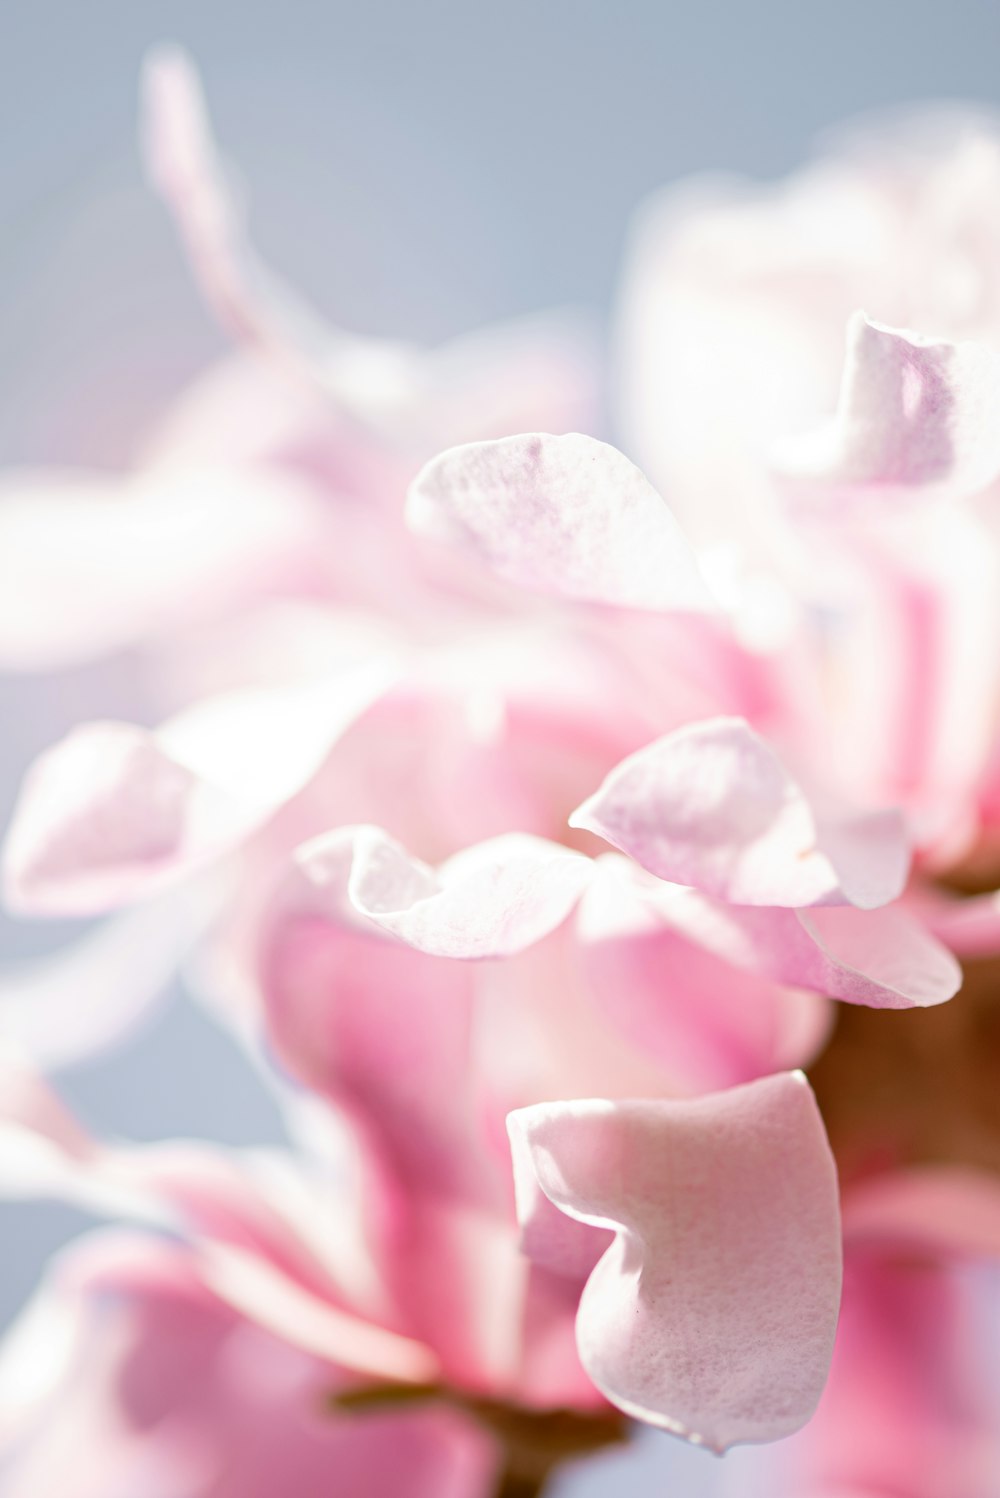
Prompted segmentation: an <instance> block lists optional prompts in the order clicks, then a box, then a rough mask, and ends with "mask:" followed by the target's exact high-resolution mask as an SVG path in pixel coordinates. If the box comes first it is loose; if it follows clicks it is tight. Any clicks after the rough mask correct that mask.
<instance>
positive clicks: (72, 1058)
mask: <svg viewBox="0 0 1000 1498" xmlns="http://www.w3.org/2000/svg"><path fill="white" fill-rule="evenodd" d="M217 906H218V901H217V900H216V899H214V898H213V895H212V892H211V891H209V890H207V889H206V888H205V887H204V886H203V885H197V886H196V887H195V888H193V889H190V890H185V891H183V892H182V893H181V894H180V895H175V896H172V897H168V898H167V899H165V900H160V901H155V902H154V903H152V904H150V905H149V906H146V907H144V908H142V909H139V910H134V911H129V912H128V913H127V914H125V915H121V916H118V917H116V918H115V919H114V920H112V921H109V922H107V923H106V924H104V925H102V926H101V927H100V928H99V929H98V930H97V931H95V932H92V933H89V934H88V935H87V936H85V937H83V938H82V939H80V940H78V941H76V942H74V943H72V944H71V945H69V946H68V947H66V948H63V949H61V950H59V951H57V952H55V953H54V954H53V955H51V956H47V957H43V958H39V959H36V960H35V961H33V962H26V963H20V964H16V965H15V964H12V965H10V966H8V967H0V1032H2V1033H3V1035H4V1036H5V1037H6V1038H7V1039H9V1040H11V1041H12V1042H13V1043H14V1044H15V1045H16V1046H17V1047H18V1048H19V1049H20V1050H22V1051H24V1052H25V1053H26V1054H27V1055H29V1056H30V1057H31V1059H32V1061H33V1062H34V1064H35V1065H36V1066H38V1067H40V1068H41V1069H43V1070H45V1071H52V1070H54V1069H58V1068H60V1067H66V1066H73V1065H76V1064H78V1063H79V1062H81V1061H84V1060H87V1059H88V1058H89V1057H90V1056H92V1055H94V1054H96V1053H99V1052H101V1051H105V1050H107V1049H108V1048H109V1047H111V1046H115V1045H118V1044H119V1043H120V1042H121V1041H122V1040H123V1039H124V1038H125V1037H126V1036H128V1035H130V1034H131V1033H132V1031H133V1030H134V1029H135V1028H137V1027H138V1026H139V1025H140V1024H141V1023H143V1022H144V1021H146V1020H147V1019H148V1018H149V1017H150V1015H151V1014H152V1013H153V1012H154V1011H155V1008H156V1005H157V1003H158V1001H159V999H160V998H161V997H162V996H163V995H164V994H165V992H166V990H167V987H168V986H169V983H170V981H171V979H172V978H173V977H174V975H175V974H176V972H177V970H178V968H179V966H180V964H181V962H182V960H183V959H184V957H185V956H186V955H187V953H188V952H189V951H190V949H191V946H192V944H193V943H194V941H195V940H196V938H197V937H198V936H199V935H201V933H202V932H203V931H204V929H205V927H206V926H207V925H208V923H209V922H210V920H211V919H212V917H213V915H215V914H216V912H217Z"/></svg>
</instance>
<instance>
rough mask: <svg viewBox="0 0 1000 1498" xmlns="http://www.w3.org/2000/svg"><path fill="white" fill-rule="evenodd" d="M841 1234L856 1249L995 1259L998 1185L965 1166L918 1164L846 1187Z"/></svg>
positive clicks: (999, 1233) (998, 1251)
mask: <svg viewBox="0 0 1000 1498" xmlns="http://www.w3.org/2000/svg"><path fill="white" fill-rule="evenodd" d="M844 1239H845V1242H846V1243H847V1244H848V1245H849V1246H850V1247H851V1248H852V1249H856V1250H858V1251H865V1252H870V1253H877V1254H882V1255H884V1256H886V1257H891V1255H892V1254H893V1253H894V1252H899V1253H903V1254H910V1253H913V1254H917V1255H920V1256H924V1255H926V1256H927V1257H933V1258H935V1259H939V1260H943V1261H945V1262H954V1261H955V1260H960V1259H993V1260H1000V1184H998V1183H997V1180H996V1178H995V1177H994V1176H992V1175H990V1174H988V1173H987V1172H986V1171H979V1170H973V1169H971V1168H969V1167H966V1166H956V1165H937V1166H931V1165H927V1166H920V1167H914V1168H913V1169H911V1170H901V1171H894V1172H893V1173H892V1174H891V1175H886V1176H876V1177H874V1178H872V1179H871V1180H869V1181H864V1182H861V1183H860V1184H858V1185H856V1186H854V1187H852V1189H851V1191H850V1192H849V1193H848V1195H847V1197H846V1198H845V1201H844Z"/></svg>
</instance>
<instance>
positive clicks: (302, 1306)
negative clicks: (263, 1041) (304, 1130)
mask: <svg viewBox="0 0 1000 1498" xmlns="http://www.w3.org/2000/svg"><path fill="white" fill-rule="evenodd" d="M0 1061H2V1063H3V1064H2V1067H0V1082H2V1084H3V1085H2V1092H0V1099H2V1106H0V1196H4V1197H21V1198H23V1197H28V1198H32V1197H39V1196H41V1197H57V1198H62V1199H65V1200H67V1201H70V1202H73V1203H76V1204H79V1205H80V1206H82V1207H84V1208H86V1209H88V1210H90V1211H93V1212H97V1213H101V1214H110V1215H112V1216H118V1217H124V1218H126V1219H128V1220H132V1221H140V1222H144V1223H151V1224H154V1225H156V1226H157V1227H159V1228H161V1229H166V1230H168V1231H169V1232H171V1233H173V1234H175V1235H178V1236H180V1237H182V1238H183V1239H185V1240H186V1241H187V1242H188V1243H189V1244H190V1245H191V1246H192V1247H193V1248H194V1249H195V1250H196V1255H195V1257H194V1259H193V1263H194V1265H195V1267H196V1270H197V1273H198V1275H199V1276H200V1279H201V1281H202V1282H203V1284H205V1285H206V1286H207V1287H209V1288H210V1289H211V1290H212V1292H213V1293H214V1294H215V1295H216V1296H217V1297H218V1298H219V1299H220V1300H222V1301H225V1302H227V1303H228V1304H230V1305H232V1306H233V1307H235V1308H236V1309H238V1310H240V1311H241V1312H243V1313H244V1314H245V1315H247V1316H248V1317H250V1318H251V1319H253V1320H255V1321H257V1322H258V1323H259V1324H260V1325H261V1326H264V1327H267V1328H268V1329H269V1330H270V1331H272V1332H274V1333H275V1334H276V1335H278V1336H281V1337H282V1338H284V1339H285V1340H286V1341H288V1342H289V1343H291V1344H292V1345H294V1346H296V1347H299V1348H301V1349H303V1350H305V1351H308V1352H310V1353H311V1354H313V1355H315V1356H317V1357H321V1358H324V1359H326V1360H327V1361H329V1362H331V1363H335V1364H338V1365H340V1366H343V1367H346V1368H349V1369H353V1370H355V1371H356V1372H357V1373H359V1374H362V1375H365V1376H374V1377H382V1378H387V1379H389V1380H390V1381H397V1382H399V1381H401V1382H409V1383H425V1382H427V1381H429V1380H433V1379H434V1378H435V1377H436V1376H437V1373H438V1363H437V1360H436V1358H435V1357H434V1354H433V1353H432V1352H431V1351H430V1349H429V1348H427V1347H426V1346H425V1345H423V1343H421V1342H419V1341H416V1340H415V1339H413V1338H411V1337H408V1336H406V1335H402V1334H400V1333H399V1332H397V1331H395V1330H393V1329H391V1328H390V1327H388V1326H386V1325H384V1324H380V1322H379V1319H377V1318H378V1317H379V1316H380V1317H381V1319H382V1321H383V1322H384V1320H385V1319H386V1311H385V1305H384V1304H381V1305H380V1304H379V1303H378V1292H377V1288H376V1287H373V1286H371V1285H365V1284H364V1281H365V1280H366V1275H365V1273H364V1272H363V1264H364V1256H366V1255H370V1254H371V1251H372V1244H371V1242H369V1241H368V1237H369V1225H368V1224H367V1223H366V1222H364V1221H360V1220H359V1218H360V1217H361V1215H362V1214H363V1212H364V1209H365V1205H366V1204H365V1203H361V1204H360V1205H359V1201H358V1200H357V1197H358V1196H360V1195H363V1194H364V1193H363V1192H357V1193H356V1194H355V1197H348V1196H346V1184H345V1185H342V1186H341V1187H340V1188H339V1189H338V1188H337V1186H336V1185H335V1184H331V1181H330V1179H329V1178H327V1179H326V1180H325V1181H323V1180H315V1181H313V1182H312V1183H311V1192H312V1203H311V1215H312V1217H313V1219H314V1225H313V1227H312V1228H311V1227H310V1211H309V1210H307V1211H306V1212H304V1213H303V1211H302V1205H303V1203H308V1201H309V1194H310V1192H309V1189H300V1190H298V1191H296V1190H294V1189H292V1188H294V1184H295V1167H294V1165H293V1164H292V1163H291V1162H287V1163H285V1161H284V1157H281V1156H279V1157H277V1158H276V1160H275V1161H273V1162H270V1163H268V1162H267V1161H266V1159H263V1158H262V1157H260V1156H253V1155H246V1156H244V1157H243V1158H242V1159H241V1158H240V1157H239V1156H236V1155H231V1154H227V1153H226V1152H225V1151H224V1150H222V1149H213V1148H211V1147H209V1146H201V1145H184V1144H167V1145H159V1146H147V1147H142V1146H131V1147H128V1146H123V1147H118V1148H108V1147H104V1146H101V1145H99V1144H97V1143H95V1142H94V1141H93V1140H92V1139H91V1138H90V1137H89V1136H88V1135H87V1134H86V1133H84V1131H83V1130H82V1129H81V1128H80V1127H79V1126H78V1125H77V1124H76V1122H75V1120H74V1119H73V1118H72V1117H71V1116H70V1114H69V1113H68V1112H67V1111H66V1110H65V1109H64V1108H63V1107H62V1105H61V1104H60V1102H59V1100H58V1098H57V1097H56V1096H55V1095H54V1094H53V1093H52V1091H51V1090H50V1089H49V1088H48V1087H47V1086H46V1084H45V1083H44V1081H43V1080H42V1079H41V1078H40V1077H38V1076H37V1075H36V1074H35V1073H33V1072H32V1071H31V1070H30V1069H29V1068H27V1067H25V1066H24V1065H22V1064H20V1063H17V1062H16V1061H14V1060H11V1059H9V1058H0ZM309 1184H310V1183H307V1182H306V1181H303V1182H300V1187H302V1188H306V1187H307V1186H308V1185H309ZM365 1188H366V1189H367V1183H365ZM331 1196H332V1199H331ZM323 1219H327V1220H326V1221H324V1222H323V1232H322V1234H320V1233H318V1232H317V1231H316V1230H315V1223H316V1222H320V1221H323ZM367 1279H368V1280H370V1279H371V1276H370V1274H369V1275H367ZM373 1296H374V1297H375V1299H374V1301H373ZM381 1298H382V1301H384V1300H385V1296H384V1292H383V1293H382V1297H381ZM359 1299H360V1300H361V1302H362V1306H363V1305H364V1300H365V1299H367V1300H368V1301H369V1306H368V1307H367V1308H366V1309H368V1310H370V1309H371V1306H372V1304H374V1305H375V1307H376V1316H375V1317H373V1318H372V1319H368V1317H367V1316H366V1314H364V1310H362V1312H361V1313H360V1314H359V1310H358V1306H357V1302H358V1300H359Z"/></svg>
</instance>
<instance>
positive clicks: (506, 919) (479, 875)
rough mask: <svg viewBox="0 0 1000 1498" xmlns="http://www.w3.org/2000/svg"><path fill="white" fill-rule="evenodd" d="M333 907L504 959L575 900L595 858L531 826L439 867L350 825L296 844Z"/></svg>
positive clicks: (404, 934) (442, 950) (437, 946)
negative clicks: (535, 832) (548, 838)
mask: <svg viewBox="0 0 1000 1498" xmlns="http://www.w3.org/2000/svg"><path fill="white" fill-rule="evenodd" d="M296 863H297V865H298V867H299V868H300V869H301V870H302V872H303V874H304V875H305V877H306V879H307V880H308V881H309V882H310V884H311V885H313V886H314V887H315V888H316V889H317V890H318V891H320V892H322V893H324V894H326V895H328V896H329V898H330V901H331V909H332V910H334V911H339V912H340V913H342V914H343V915H345V916H350V915H351V914H352V913H354V914H356V915H359V916H361V917H363V918H367V919H368V920H370V921H372V922H373V923H374V924H375V925H376V926H379V927H381V928H382V929H383V930H385V931H388V932H390V933H391V934H392V935H394V936H398V937H400V938H401V940H403V941H405V942H407V943H408V944H409V945H410V946H412V947H415V948H416V949H417V950H418V951H420V952H427V953H429V954H431V955H434V956H439V957H461V958H474V957H504V956H510V955H512V954H513V953H515V952H519V951H521V950H522V949H523V948H524V947H527V946H531V945H532V944H533V943H534V942H536V941H539V940H540V939H541V938H542V937H543V936H545V935H547V934H548V932H549V931H551V930H553V929H554V928H555V927H556V926H558V925H560V924H561V922H562V921H563V920H565V918H566V916H567V915H568V914H569V912H570V910H571V909H572V907H573V906H574V905H575V904H576V902H577V900H578V899H579V897H580V895H581V894H582V892H583V890H584V888H585V887H586V885H587V883H588V881H589V879H590V877H591V870H592V867H593V865H592V864H591V862H590V860H589V859H587V858H584V857H583V856H582V855H581V854H579V853H572V852H570V851H568V850H567V849H566V848H563V847H560V846H559V844H558V843H550V842H547V841H546V840H545V839H544V838H540V837H532V836H530V835H529V834H527V833H507V834H505V835H502V836H500V837H496V838H491V839H490V840H489V841H488V842H485V843H480V844H478V845H477V846H475V847H472V848H467V849H465V850H464V851H463V852H461V853H458V854H456V855H455V856H454V857H453V858H449V859H448V860H447V861H446V862H445V863H443V864H442V865H441V867H440V868H439V869H438V870H437V871H436V872H435V871H434V870H433V869H431V868H429V867H428V865H427V864H425V863H421V862H420V860H419V859H416V858H413V857H412V856H411V855H410V854H409V853H407V852H406V850H405V848H403V847H401V846H400V844H399V843H397V842H396V841H395V840H394V839H393V838H390V837H389V836H388V835H387V834H386V833H384V832H382V831H381V829H379V828H377V827H345V828H341V829H339V830H337V831H336V832H333V833H328V834H326V835H324V836H322V837H319V838H315V839H314V840H313V841H312V842H309V843H306V844H304V845H303V846H302V847H301V848H299V849H298V851H297V854H296Z"/></svg>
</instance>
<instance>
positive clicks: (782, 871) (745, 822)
mask: <svg viewBox="0 0 1000 1498" xmlns="http://www.w3.org/2000/svg"><path fill="white" fill-rule="evenodd" d="M570 826H572V827H583V828H586V829H587V831H589V832H594V833H596V834H597V835H598V837H603V838H606V839H607V841H608V842H610V843H612V844H614V846H615V847H616V848H620V849H621V850H622V852H624V853H628V854H629V855H630V856H631V857H632V858H634V859H635V860H636V862H637V863H640V864H641V865H642V867H643V868H645V869H648V870H649V871H650V873H652V874H656V875H657V876H658V877H659V878H661V879H668V880H670V881H672V882H673V883H675V884H688V885H694V886H695V887H696V888H698V889H700V890H703V891H704V892H705V893H706V894H709V895H714V896H717V897H718V898H720V899H724V900H730V901H732V902H733V903H734V904H737V905H786V906H803V905H842V904H850V905H857V906H860V907H862V908H864V909H868V908H870V907H872V906H876V905H885V904H887V903H888V902H889V901H890V900H893V899H895V898H896V896H897V895H898V894H900V892H901V891H902V888H903V885H904V884H905V881H906V873H907V869H908V866H909V848H908V845H907V842H906V837H905V832H904V828H903V824H902V820H901V818H900V817H899V816H898V815H897V814H896V813H894V812H882V813H877V814H872V815H868V816H855V817H853V818H846V817H845V818H841V819H839V820H831V821H829V822H826V823H824V822H822V821H820V819H819V818H818V817H817V816H816V814H815V812H814V810H813V808H812V806H811V805H810V802H809V801H808V799H807V798H806V795H805V793H804V792H803V791H802V789H801V788H800V787H799V786H798V785H797V784H796V782H795V781H794V780H793V779H792V777H791V776H790V775H789V774H788V771H787V770H786V769H785V768H784V766H783V765H782V764H781V761H780V760H779V759H778V757H777V755H776V754H775V753H774V751H773V750H772V749H771V748H770V746H769V745H768V744H767V743H765V741H764V740H763V739H762V738H761V737H760V735H759V734H757V733H755V732H754V730H753V729H752V728H750V726H749V725H748V724H747V723H745V722H744V721H743V719H741V718H714V719H711V720H710V721H708V722H705V723H695V724H692V725H690V726H688V727H685V728H681V729H678V730H677V731H676V732H674V733H671V734H667V735H666V736H665V737H664V738H662V739H658V740H657V741H656V742H655V743H654V744H650V745H649V746H648V747H647V748H645V749H640V750H639V751H638V752H637V753H636V754H633V755H630V756H629V758H628V759H626V760H624V761H623V762H622V763H621V764H620V765H618V766H617V767H616V768H615V769H614V770H612V772H611V774H610V775H609V776H608V777H607V779H606V780H605V782H604V784H603V785H602V786H601V788H600V789H599V790H598V791H597V792H596V793H595V794H594V795H593V796H591V797H590V799H589V800H587V801H585V802H584V804H583V805H582V806H581V807H580V808H579V809H578V810H577V811H575V812H574V813H573V815H572V817H571V818H570Z"/></svg>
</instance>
